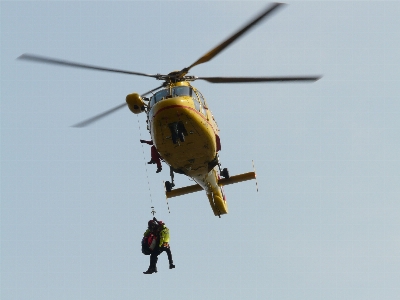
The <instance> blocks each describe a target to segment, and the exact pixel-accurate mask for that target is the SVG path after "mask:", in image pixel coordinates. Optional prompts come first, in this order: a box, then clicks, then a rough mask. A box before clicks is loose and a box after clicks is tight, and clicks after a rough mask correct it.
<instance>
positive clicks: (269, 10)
mask: <svg viewBox="0 0 400 300" xmlns="http://www.w3.org/2000/svg"><path fill="white" fill-rule="evenodd" d="M282 5H283V3H272V5H271V6H269V7H268V8H267V9H266V10H265V11H263V12H262V13H261V14H260V15H259V16H258V17H256V18H255V19H253V20H251V22H250V23H248V24H247V25H245V26H244V27H243V28H242V29H240V30H239V31H237V32H236V33H234V34H233V35H232V36H230V37H229V38H228V39H226V40H225V41H224V42H222V43H221V44H219V45H218V46H216V47H215V48H214V49H212V50H211V51H209V52H208V53H206V54H204V55H203V56H202V57H200V58H199V59H198V60H197V61H195V62H194V63H193V64H191V65H190V67H187V68H185V69H183V70H182V71H181V72H182V73H183V74H182V75H185V74H186V73H187V72H189V70H190V69H191V68H193V67H194V66H197V65H199V64H202V63H205V62H208V61H210V60H211V59H213V58H214V57H215V56H217V55H218V54H219V53H220V52H221V51H223V50H224V49H225V48H226V47H228V46H229V45H230V44H232V43H233V42H234V41H235V40H237V39H238V38H239V37H240V36H242V35H243V34H244V33H246V32H247V31H248V30H249V29H250V28H252V27H253V26H255V25H256V24H257V23H259V22H260V21H261V20H263V19H264V18H265V17H267V16H268V15H269V14H270V13H272V12H273V11H274V10H275V9H277V8H278V7H279V6H282Z"/></svg>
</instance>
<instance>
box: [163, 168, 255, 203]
mask: <svg viewBox="0 0 400 300" xmlns="http://www.w3.org/2000/svg"><path fill="white" fill-rule="evenodd" d="M252 179H256V173H255V172H248V173H244V174H239V175H235V176H231V177H229V178H221V179H220V180H218V185H220V186H224V185H229V184H234V183H238V182H242V181H247V180H252ZM201 190H203V188H202V187H201V186H200V185H198V184H195V185H190V186H185V187H183V188H179V189H175V190H172V191H170V192H165V194H166V196H167V198H172V197H177V196H182V195H185V194H190V193H194V192H199V191H201Z"/></svg>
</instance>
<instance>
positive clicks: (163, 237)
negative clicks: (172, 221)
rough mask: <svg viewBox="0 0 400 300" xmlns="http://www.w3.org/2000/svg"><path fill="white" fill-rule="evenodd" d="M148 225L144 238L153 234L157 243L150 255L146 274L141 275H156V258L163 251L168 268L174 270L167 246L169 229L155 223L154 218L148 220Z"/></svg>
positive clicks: (160, 223)
mask: <svg viewBox="0 0 400 300" xmlns="http://www.w3.org/2000/svg"><path fill="white" fill-rule="evenodd" d="M148 225H149V227H148V228H147V230H146V231H145V233H144V236H148V235H150V234H151V233H152V234H154V235H155V236H156V237H157V243H156V245H155V248H154V249H153V250H152V252H151V254H150V266H149V268H148V270H147V271H146V272H143V274H153V273H157V261H158V256H159V255H160V254H161V253H163V252H164V251H165V252H167V256H168V261H169V268H170V269H174V268H175V265H174V262H173V260H172V254H171V248H170V246H169V229H168V228H167V226H165V224H164V223H163V222H162V221H157V219H156V218H153V220H150V221H149V223H148Z"/></svg>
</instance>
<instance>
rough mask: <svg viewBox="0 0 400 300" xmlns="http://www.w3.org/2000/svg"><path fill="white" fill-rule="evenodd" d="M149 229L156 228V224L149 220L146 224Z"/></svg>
mask: <svg viewBox="0 0 400 300" xmlns="http://www.w3.org/2000/svg"><path fill="white" fill-rule="evenodd" d="M147 224H148V226H149V229H153V228H156V227H157V223H156V222H155V221H153V220H150V221H149V222H148V223H147Z"/></svg>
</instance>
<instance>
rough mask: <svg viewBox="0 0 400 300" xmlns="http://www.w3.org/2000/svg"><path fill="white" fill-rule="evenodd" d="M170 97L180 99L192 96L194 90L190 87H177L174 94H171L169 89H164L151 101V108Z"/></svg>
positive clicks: (173, 90)
mask: <svg viewBox="0 0 400 300" xmlns="http://www.w3.org/2000/svg"><path fill="white" fill-rule="evenodd" d="M167 96H170V97H179V96H190V97H191V96H192V88H191V87H189V86H176V87H174V88H173V89H172V94H170V92H169V89H164V90H161V91H158V92H157V93H155V94H154V96H153V97H151V99H150V107H152V106H153V105H154V104H156V103H157V102H159V101H161V100H163V99H165V98H167Z"/></svg>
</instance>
